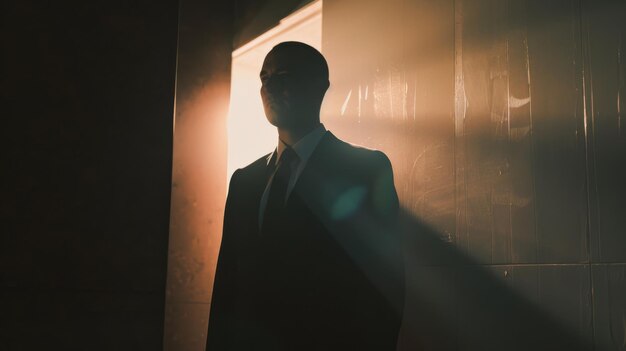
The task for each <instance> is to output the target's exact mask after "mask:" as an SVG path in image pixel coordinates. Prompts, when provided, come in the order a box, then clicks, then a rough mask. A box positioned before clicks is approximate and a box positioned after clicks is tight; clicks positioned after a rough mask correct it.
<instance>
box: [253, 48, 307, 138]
mask: <svg viewBox="0 0 626 351" xmlns="http://www.w3.org/2000/svg"><path fill="white" fill-rule="evenodd" d="M297 64H298V62H294V60H292V59H289V57H286V55H281V54H280V53H277V52H275V51H271V52H270V53H269V54H268V55H267V57H266V58H265V61H264V62H263V68H261V74H260V78H261V84H262V85H261V99H262V100H263V108H264V109H265V116H266V117H267V120H268V121H269V122H270V123H271V124H272V125H274V126H276V127H279V128H289V127H291V126H294V125H295V124H298V123H299V122H300V121H298V120H297V118H298V117H299V115H302V111H303V109H306V108H307V106H308V105H310V97H307V96H308V95H309V94H308V93H309V92H308V90H310V89H307V88H308V87H309V85H310V83H309V82H307V81H306V79H304V78H303V74H302V72H301V71H302V68H300V69H298V67H297ZM308 100H309V101H308Z"/></svg>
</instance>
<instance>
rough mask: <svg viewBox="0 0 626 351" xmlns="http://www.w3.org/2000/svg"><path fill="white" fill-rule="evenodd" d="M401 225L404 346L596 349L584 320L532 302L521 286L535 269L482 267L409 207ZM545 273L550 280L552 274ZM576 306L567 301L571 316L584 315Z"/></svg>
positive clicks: (474, 348)
mask: <svg viewBox="0 0 626 351" xmlns="http://www.w3.org/2000/svg"><path fill="white" fill-rule="evenodd" d="M397 230H398V231H399V234H400V235H401V237H402V239H403V247H404V248H405V249H404V257H405V267H406V268H405V272H406V273H405V277H406V278H405V279H406V296H405V309H404V321H403V326H402V329H401V332H400V341H399V348H398V349H399V350H456V349H461V350H590V349H591V340H590V337H589V335H583V333H584V332H581V331H582V330H585V329H584V326H576V325H574V326H573V325H571V324H568V323H567V322H566V321H565V319H564V318H563V317H564V316H562V315H559V316H557V315H556V314H555V313H554V312H555V311H549V310H547V309H545V308H544V307H542V306H540V305H539V303H538V301H533V297H532V295H534V294H533V292H532V291H531V292H530V294H529V293H528V291H524V290H527V289H528V286H526V287H524V286H523V285H524V282H523V280H524V279H527V278H531V279H530V280H531V281H535V279H534V278H538V276H536V274H537V273H539V272H536V271H535V270H537V268H535V267H528V268H526V267H519V266H518V267H514V268H511V267H508V266H502V268H501V269H499V268H494V267H493V266H490V267H486V266H483V265H480V264H478V263H477V262H476V261H475V260H474V259H472V258H470V257H469V256H468V255H466V254H465V253H463V252H461V251H460V250H459V249H458V248H456V247H455V246H453V244H451V243H448V242H445V241H443V240H442V239H441V238H442V236H441V235H440V234H439V233H437V232H436V231H435V230H434V229H432V228H431V227H429V226H428V225H426V224H424V223H423V222H421V221H420V220H419V219H417V218H416V217H415V216H413V215H412V214H410V213H408V212H407V211H405V210H402V213H401V214H400V218H399V221H398V229H397ZM525 268H526V270H527V271H526V272H524V270H525ZM554 269H559V268H558V267H554ZM586 270H588V268H586V269H582V271H581V272H579V273H580V274H579V276H580V277H581V278H582V279H584V278H585V276H586V277H587V278H588V273H585V272H586ZM514 275H519V277H515V276H514ZM547 276H548V277H547V278H548V279H546V280H549V278H550V274H549V272H548V274H547ZM502 277H504V279H502ZM515 278H517V279H515ZM507 280H508V281H510V282H507ZM527 280H528V279H527ZM520 281H522V282H521V285H520ZM537 281H539V279H537ZM554 283H557V282H554V281H552V282H550V281H546V284H554ZM532 288H536V289H539V290H540V289H541V288H540V287H538V286H534V287H532ZM532 288H531V289H532ZM555 298H556V299H558V296H556V297H555ZM555 304H556V305H567V302H559V301H555ZM579 304H580V301H571V306H569V305H568V307H571V308H572V309H574V312H573V313H574V315H576V314H577V313H579V311H578V308H579V306H578V305H579ZM554 307H555V308H556V309H558V308H559V307H563V306H554ZM557 313H558V312H557ZM588 321H589V323H590V322H591V318H590V316H588ZM577 327H579V328H580V330H577Z"/></svg>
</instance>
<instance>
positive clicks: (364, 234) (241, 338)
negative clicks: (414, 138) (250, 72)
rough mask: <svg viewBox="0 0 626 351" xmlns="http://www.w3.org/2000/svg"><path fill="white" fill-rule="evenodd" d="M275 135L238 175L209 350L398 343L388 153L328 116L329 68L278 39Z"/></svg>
mask: <svg viewBox="0 0 626 351" xmlns="http://www.w3.org/2000/svg"><path fill="white" fill-rule="evenodd" d="M260 78H261V82H262V88H261V97H262V100H263V105H264V108H265V114H266V117H267V119H268V121H269V122H270V123H271V124H272V125H274V126H275V127H276V128H277V129H278V136H279V140H278V145H277V148H276V149H275V150H274V151H273V152H272V153H270V154H267V155H265V156H263V157H261V158H260V159H258V160H257V161H255V162H253V163H252V164H250V165H249V166H247V167H244V168H242V169H238V170H237V171H235V173H234V174H233V176H232V178H231V181H230V187H229V193H228V198H227V200H226V211H225V216H224V231H223V235H222V245H221V248H220V253H219V258H218V264H217V271H216V276H215V283H214V288H213V297H212V301H211V311H210V319H209V330H208V340H207V350H210V351H222V350H381V351H382V350H395V348H396V343H397V337H398V330H399V327H400V322H401V319H402V310H403V305H404V268H403V261H402V254H401V248H400V243H399V240H398V237H397V234H396V233H397V231H396V230H395V228H394V226H395V218H396V215H397V212H398V197H397V194H396V190H395V188H394V184H393V174H392V169H391V164H390V162H389V160H388V158H387V157H386V156H385V154H383V153H382V152H380V151H374V150H369V149H366V148H361V147H356V146H352V145H350V144H348V143H345V142H343V141H341V140H339V139H338V138H336V137H335V136H334V135H333V134H332V133H331V132H330V131H327V130H326V129H325V127H324V125H323V124H321V123H320V118H319V113H320V106H321V103H322V100H323V98H324V94H325V93H326V90H327V89H328V87H329V80H328V66H327V63H326V60H325V59H324V57H323V56H322V55H321V53H319V52H318V51H317V50H315V49H314V48H312V47H310V46H308V45H306V44H303V43H298V42H285V43H281V44H279V45H277V46H275V47H274V48H273V49H272V50H271V51H270V53H269V54H268V55H267V57H266V58H265V61H264V63H263V68H262V71H261V74H260Z"/></svg>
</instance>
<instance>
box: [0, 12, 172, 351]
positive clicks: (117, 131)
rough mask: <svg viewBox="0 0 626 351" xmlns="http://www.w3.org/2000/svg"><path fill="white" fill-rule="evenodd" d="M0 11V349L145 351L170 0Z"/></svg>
mask: <svg viewBox="0 0 626 351" xmlns="http://www.w3.org/2000/svg"><path fill="white" fill-rule="evenodd" d="M2 17H3V18H2V26H3V30H2V42H3V44H2V46H3V47H2V51H3V63H2V64H3V67H2V72H3V73H2V96H3V101H4V103H3V110H4V112H3V114H2V115H3V127H2V128H1V130H2V139H3V140H2V141H3V144H4V146H3V148H2V154H3V155H4V156H3V162H2V163H3V167H2V173H3V182H2V201H1V203H2V205H1V212H2V224H1V225H2V230H1V232H2V234H1V236H0V238H1V239H0V349H2V350H30V349H68V350H70V349H89V350H100V349H102V350H105V349H106V350H113V349H115V350H158V349H160V348H161V345H162V338H163V334H162V332H163V312H164V289H165V274H166V255H167V246H168V222H169V199H170V191H169V190H170V178H171V159H172V125H173V107H174V105H173V103H174V81H175V65H176V36H177V1H165V2H163V1H159V2H152V1H144V2H133V3H125V2H101V3H100V2H91V1H87V2H84V1H83V2H69V3H68V2H43V3H42V2H34V1H16V2H14V3H12V4H4V5H3V10H2Z"/></svg>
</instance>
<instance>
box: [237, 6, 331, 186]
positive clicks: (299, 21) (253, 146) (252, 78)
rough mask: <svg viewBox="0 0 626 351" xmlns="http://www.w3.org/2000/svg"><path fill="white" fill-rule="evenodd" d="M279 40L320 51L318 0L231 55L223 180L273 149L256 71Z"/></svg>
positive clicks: (273, 132)
mask: <svg viewBox="0 0 626 351" xmlns="http://www.w3.org/2000/svg"><path fill="white" fill-rule="evenodd" d="M283 41H300V42H303V43H306V44H308V45H311V46H312V47H314V48H316V49H317V50H319V51H320V52H321V51H322V1H321V0H318V1H315V2H313V3H311V4H309V5H307V6H305V7H303V8H302V9H300V10H298V11H296V12H294V13H293V14H291V15H289V16H288V17H285V18H284V19H283V20H281V21H280V24H279V25H277V26H276V27H274V28H272V29H270V30H269V31H267V32H265V33H263V34H262V35H260V36H258V37H257V38H255V39H254V40H252V41H251V42H249V43H247V44H246V45H244V46H242V47H241V48H239V49H237V50H235V51H234V52H233V56H232V57H233V61H232V75H231V93H230V108H229V115H228V166H227V177H226V179H228V180H230V177H231V175H232V174H233V172H234V171H235V170H236V169H237V168H241V167H245V166H247V165H248V164H250V163H251V162H253V161H255V160H256V159H258V158H259V157H261V156H263V155H264V154H267V153H268V152H271V151H273V150H274V148H275V147H276V144H277V142H278V136H277V134H276V129H275V128H274V127H273V126H272V125H270V124H269V123H268V122H267V120H266V119H265V114H264V112H263V104H262V102H261V96H260V93H259V90H260V89H261V81H260V79H259V72H260V71H261V66H262V65H263V59H265V55H267V53H268V52H269V51H270V50H271V49H272V47H274V46H275V45H276V44H278V43H281V42H283Z"/></svg>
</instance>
